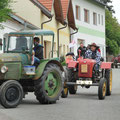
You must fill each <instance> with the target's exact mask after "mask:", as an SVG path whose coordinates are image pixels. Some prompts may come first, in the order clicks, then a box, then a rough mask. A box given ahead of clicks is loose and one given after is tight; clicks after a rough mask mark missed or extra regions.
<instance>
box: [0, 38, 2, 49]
mask: <svg viewBox="0 0 120 120" xmlns="http://www.w3.org/2000/svg"><path fill="white" fill-rule="evenodd" d="M0 50H2V39H1V38H0Z"/></svg>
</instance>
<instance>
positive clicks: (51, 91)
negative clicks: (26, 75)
mask: <svg viewBox="0 0 120 120" xmlns="http://www.w3.org/2000/svg"><path fill="white" fill-rule="evenodd" d="M60 71H61V70H60V68H59V67H58V66H57V65H56V64H53V63H50V64H48V65H47V66H46V68H45V70H44V72H43V74H42V77H41V78H39V79H38V80H36V81H35V95H36V99H37V100H38V101H39V102H40V103H41V104H52V103H56V101H57V100H59V96H60V95H61V92H62V74H61V72H60Z"/></svg>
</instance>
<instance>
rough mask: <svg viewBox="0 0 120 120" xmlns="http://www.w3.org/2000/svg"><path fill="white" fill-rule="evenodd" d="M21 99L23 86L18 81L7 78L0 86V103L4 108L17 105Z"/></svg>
mask: <svg viewBox="0 0 120 120" xmlns="http://www.w3.org/2000/svg"><path fill="white" fill-rule="evenodd" d="M22 99H23V88H22V86H21V85H20V83H19V82H18V81H15V80H9V81H6V82H4V83H3V84H2V85H1V87H0V103H1V105H2V106H3V107H5V108H15V107H17V106H18V105H19V104H20V103H21V101H22Z"/></svg>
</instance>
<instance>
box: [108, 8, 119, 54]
mask: <svg viewBox="0 0 120 120" xmlns="http://www.w3.org/2000/svg"><path fill="white" fill-rule="evenodd" d="M106 44H107V52H108V53H109V54H112V55H117V54H118V53H119V46H120V25H119V23H118V21H117V19H116V18H115V17H114V16H113V14H112V12H110V11H109V10H106Z"/></svg>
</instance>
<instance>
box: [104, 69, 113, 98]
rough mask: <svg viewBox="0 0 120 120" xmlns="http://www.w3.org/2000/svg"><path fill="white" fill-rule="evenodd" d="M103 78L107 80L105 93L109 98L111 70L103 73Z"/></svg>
mask: <svg viewBox="0 0 120 120" xmlns="http://www.w3.org/2000/svg"><path fill="white" fill-rule="evenodd" d="M105 78H106V80H107V92H106V95H107V96H110V95H111V93H112V70H106V71H105Z"/></svg>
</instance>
